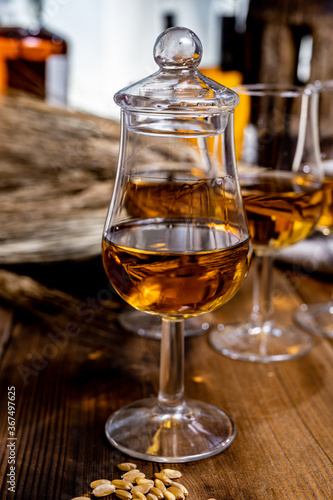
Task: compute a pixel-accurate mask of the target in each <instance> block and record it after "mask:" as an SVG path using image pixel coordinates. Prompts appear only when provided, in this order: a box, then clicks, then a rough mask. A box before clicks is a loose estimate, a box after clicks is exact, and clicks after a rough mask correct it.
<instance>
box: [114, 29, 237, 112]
mask: <svg viewBox="0 0 333 500" xmlns="http://www.w3.org/2000/svg"><path fill="white" fill-rule="evenodd" d="M201 57H202V45H201V42H200V40H199V38H198V37H197V35H196V34H195V33H193V31H191V30H189V29H187V28H183V27H179V26H176V27H172V28H169V29H167V30H165V31H164V32H163V33H161V34H160V35H159V36H158V38H157V40H156V42H155V45H154V59H155V61H156V63H157V64H158V65H159V70H158V71H157V72H156V73H154V74H152V75H150V76H148V77H146V78H144V79H143V80H140V81H139V82H137V83H134V84H133V85H130V86H128V87H125V88H123V89H122V90H119V91H118V92H117V93H116V94H115V96H114V99H115V102H116V103H117V104H118V105H119V106H121V108H122V109H123V110H124V111H129V112H131V111H132V112H141V113H173V114H182V115H184V114H186V115H192V116H197V115H205V116H207V115H212V114H214V115H215V114H221V113H225V112H230V111H231V110H232V109H233V108H234V107H235V106H237V104H238V102H239V97H238V95H237V94H236V93H235V92H234V91H232V90H230V89H228V88H227V87H224V86H223V85H221V84H219V83H217V82H215V81H214V80H211V79H210V78H207V77H206V76H204V75H202V74H201V73H200V72H199V71H198V69H197V66H198V65H199V63H200V61H201Z"/></svg>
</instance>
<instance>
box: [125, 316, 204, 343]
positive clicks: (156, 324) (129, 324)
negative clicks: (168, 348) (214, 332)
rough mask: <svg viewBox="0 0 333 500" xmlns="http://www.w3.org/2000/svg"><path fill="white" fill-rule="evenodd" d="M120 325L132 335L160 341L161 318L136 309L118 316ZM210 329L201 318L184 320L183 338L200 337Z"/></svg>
mask: <svg viewBox="0 0 333 500" xmlns="http://www.w3.org/2000/svg"><path fill="white" fill-rule="evenodd" d="M118 321H119V323H120V325H121V326H122V327H123V328H125V330H127V331H128V332H130V333H132V334H134V335H140V336H141V337H146V338H150V339H161V337H162V327H161V318H160V317H159V316H153V315H152V314H147V313H143V312H141V311H138V310H136V309H126V310H124V311H123V312H122V313H120V314H119V317H118ZM209 328H210V324H209V323H208V322H207V321H205V319H204V318H203V317H201V316H197V317H195V318H187V319H185V330H184V335H185V337H195V336H197V335H202V334H203V333H205V332H206V331H207V330H208V329H209Z"/></svg>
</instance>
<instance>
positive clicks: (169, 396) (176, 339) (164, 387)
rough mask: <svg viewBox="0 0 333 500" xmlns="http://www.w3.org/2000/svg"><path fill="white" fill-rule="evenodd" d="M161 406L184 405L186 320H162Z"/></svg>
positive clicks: (169, 409)
mask: <svg viewBox="0 0 333 500" xmlns="http://www.w3.org/2000/svg"><path fill="white" fill-rule="evenodd" d="M160 363H161V364H160V389H159V394H158V403H159V406H162V407H167V408H168V411H172V409H173V408H174V409H176V408H177V407H178V408H179V406H180V405H182V404H183V403H184V320H183V319H179V320H178V319H169V318H162V340H161V358H160Z"/></svg>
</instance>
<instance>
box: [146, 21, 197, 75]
mask: <svg viewBox="0 0 333 500" xmlns="http://www.w3.org/2000/svg"><path fill="white" fill-rule="evenodd" d="M201 57H202V45H201V42H200V40H199V38H198V37H197V35H196V34H195V33H193V31H191V30H189V29H188V28H183V27H179V26H176V27H173V28H170V29H168V30H165V31H164V32H163V33H161V34H160V35H159V36H158V38H157V39H156V42H155V45H154V59H155V61H156V63H157V64H158V65H159V66H160V68H164V67H165V68H168V69H169V68H172V67H174V68H180V67H188V68H190V67H196V66H198V65H199V63H200V61H201Z"/></svg>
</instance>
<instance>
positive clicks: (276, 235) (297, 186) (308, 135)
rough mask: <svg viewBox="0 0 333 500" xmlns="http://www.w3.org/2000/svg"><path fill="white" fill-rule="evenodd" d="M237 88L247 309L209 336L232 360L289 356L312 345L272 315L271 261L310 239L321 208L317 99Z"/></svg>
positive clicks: (261, 87) (259, 87)
mask: <svg viewBox="0 0 333 500" xmlns="http://www.w3.org/2000/svg"><path fill="white" fill-rule="evenodd" d="M236 91H237V93H238V94H239V96H240V106H239V110H240V111H241V110H242V109H243V110H244V109H245V110H248V117H247V125H246V126H245V128H244V131H243V140H242V144H241V145H236V146H237V147H240V148H241V151H240V161H239V162H238V173H239V182H240V185H241V191H242V195H243V201H244V207H245V212H246V215H247V219H248V226H249V231H250V235H251V238H252V244H253V249H254V261H253V264H252V267H253V271H254V283H253V302H252V312H251V314H250V316H249V318H248V321H245V322H241V323H235V324H228V325H223V324H220V325H218V327H216V328H214V329H213V330H211V332H210V336H209V340H210V343H211V345H212V347H213V348H214V349H216V350H217V351H219V352H221V353H222V354H224V355H225V356H228V357H230V358H233V359H240V360H244V361H255V362H270V361H283V360H289V359H293V358H297V357H300V356H302V355H304V354H305V353H307V352H308V351H309V350H310V349H311V347H312V345H313V342H312V339H311V337H310V336H309V335H308V334H307V333H306V332H304V331H302V330H301V329H298V328H296V327H295V326H293V325H292V324H286V321H284V323H283V320H284V318H283V314H282V317H281V316H280V317H279V321H277V320H276V319H275V318H274V317H273V313H274V308H273V292H274V287H273V276H272V275H273V258H274V255H275V254H276V252H278V251H279V250H280V249H283V248H285V247H288V246H290V245H292V244H294V243H297V242H299V241H301V240H303V239H304V238H306V237H307V236H309V235H310V234H311V233H312V232H313V230H314V228H315V226H316V223H317V221H318V218H319V215H320V212H321V208H322V198H323V195H322V191H321V185H322V167H321V164H320V155H319V145H318V130H317V127H318V122H317V112H318V110H317V105H318V96H317V93H316V92H315V91H314V90H313V89H311V88H310V87H306V88H298V87H290V86H285V85H268V84H267V85H266V84H254V85H244V86H240V87H237V88H236ZM242 119H244V117H243V116H242ZM235 122H236V123H237V110H236V111H235ZM275 316H278V311H276V314H275ZM281 319H282V321H281Z"/></svg>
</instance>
